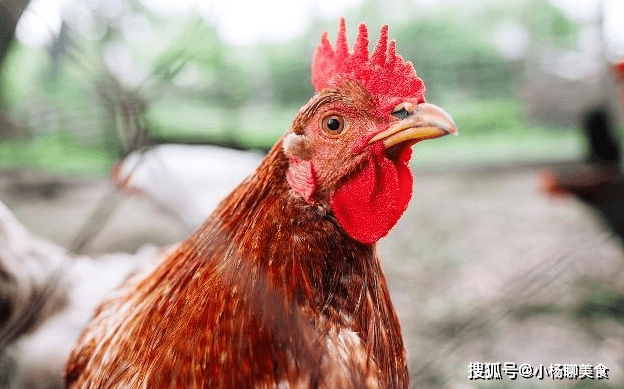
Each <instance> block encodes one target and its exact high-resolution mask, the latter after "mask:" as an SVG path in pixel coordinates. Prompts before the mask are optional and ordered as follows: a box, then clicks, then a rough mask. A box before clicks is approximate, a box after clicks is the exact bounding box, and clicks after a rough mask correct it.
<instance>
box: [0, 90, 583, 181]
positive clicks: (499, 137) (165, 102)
mask: <svg viewBox="0 0 624 389" xmlns="http://www.w3.org/2000/svg"><path fill="white" fill-rule="evenodd" d="M434 103H435V102H434ZM439 105H441V106H443V107H445V108H446V109H447V111H448V112H450V113H451V115H452V116H453V117H454V119H455V120H456V122H457V125H458V128H459V134H460V135H459V136H457V137H452V136H449V137H445V138H441V139H436V140H435V141H431V142H425V144H423V145H417V146H415V148H414V160H415V165H416V166H417V167H425V168H427V167H436V166H441V165H442V166H468V165H474V164H478V165H483V164H486V165H487V164H491V165H499V164H506V165H508V164H514V163H518V164H522V163H535V162H541V161H543V162H545V163H547V162H551V161H562V160H569V159H578V158H582V156H583V153H584V149H585V143H584V142H585V141H584V139H583V137H582V135H581V134H580V132H579V131H577V130H576V129H561V128H546V127H540V126H534V125H530V124H529V121H528V119H527V118H526V116H525V114H524V112H523V109H522V106H521V104H520V103H519V102H517V101H516V100H513V99H492V100H470V99H467V100H462V99H461V98H455V99H448V101H444V102H441V103H439ZM298 108H299V107H294V106H293V107H286V108H285V107H280V106H277V105H262V106H260V105H258V106H247V107H245V108H241V109H237V110H225V109H223V108H219V107H214V106H212V107H211V106H207V105H206V104H205V103H203V102H202V101H201V100H173V99H162V100H160V101H156V102H154V103H153V104H151V105H150V109H149V110H148V112H147V121H148V126H149V130H150V132H151V133H152V135H154V136H155V137H157V138H161V139H168V140H175V139H193V140H200V141H201V140H205V141H206V142H210V141H212V142H223V141H235V142H237V143H238V144H240V145H242V146H244V147H247V148H261V149H266V148H269V147H270V146H271V145H272V144H273V143H275V141H276V140H277V139H279V137H280V136H281V135H282V134H283V133H285V132H286V131H287V129H288V128H289V126H290V124H291V122H292V119H293V118H294V116H295V115H296V112H297V110H298ZM61 133H64V134H66V135H65V136H58V135H56V134H55V133H54V132H49V133H45V134H43V135H40V136H38V137H36V138H34V139H31V140H9V141H3V142H0V169H8V168H17V167H30V168H39V169H45V170H49V171H52V172H58V173H68V174H78V175H102V174H107V172H108V170H109V169H110V166H111V165H112V163H113V162H114V161H113V160H112V159H111V155H114V153H112V152H110V150H106V149H105V148H104V146H103V145H102V146H98V147H96V146H88V143H85V142H81V141H80V139H79V136H72V135H67V134H68V133H69V132H67V131H63V129H61Z"/></svg>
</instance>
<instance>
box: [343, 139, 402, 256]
mask: <svg viewBox="0 0 624 389" xmlns="http://www.w3.org/2000/svg"><path fill="white" fill-rule="evenodd" d="M411 156H412V149H411V148H410V147H405V148H404V149H403V150H401V152H400V155H399V158H398V159H397V160H396V161H392V160H390V159H388V158H386V156H385V155H384V149H383V144H382V143H381V142H377V143H375V144H374V145H373V146H372V149H371V155H370V158H369V161H368V165H367V166H366V167H365V168H364V170H362V171H360V172H359V173H357V174H355V175H354V176H353V177H352V178H351V179H350V180H349V181H347V182H346V183H345V184H344V185H343V186H342V187H340V188H338V190H336V192H335V193H334V195H333V196H332V198H331V206H332V209H333V210H334V214H335V215H336V219H338V222H339V223H340V225H341V226H342V228H344V230H345V231H346V232H347V234H349V236H351V237H352V238H353V239H355V240H358V241H360V242H362V243H366V244H373V243H375V242H377V241H378V240H379V239H380V238H382V237H384V236H386V235H387V234H388V232H389V231H390V229H391V228H392V227H394V225H395V224H396V223H397V222H398V221H399V218H400V217H401V215H402V214H403V212H405V210H406V209H407V204H408V203H409V201H410V199H411V197H412V183H413V178H412V172H411V170H410V168H409V160H410V158H411Z"/></svg>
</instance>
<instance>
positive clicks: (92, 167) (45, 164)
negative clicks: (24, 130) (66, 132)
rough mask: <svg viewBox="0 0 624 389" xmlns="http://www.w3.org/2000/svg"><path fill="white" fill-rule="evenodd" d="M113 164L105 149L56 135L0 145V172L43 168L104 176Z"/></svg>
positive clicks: (65, 172) (71, 173)
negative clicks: (1, 170)
mask: <svg viewBox="0 0 624 389" xmlns="http://www.w3.org/2000/svg"><path fill="white" fill-rule="evenodd" d="M112 163H113V161H112V160H111V158H110V154H109V153H107V152H106V151H105V150H101V149H97V148H93V147H85V146H81V145H79V144H77V143H76V142H72V141H71V140H68V139H63V138H61V137H58V136H46V137H41V138H37V139H35V140H33V139H12V140H9V141H2V142H0V169H16V168H29V169H43V170H46V171H49V172H53V173H59V174H69V175H95V176H101V175H106V174H108V172H109V171H110V168H111V165H112Z"/></svg>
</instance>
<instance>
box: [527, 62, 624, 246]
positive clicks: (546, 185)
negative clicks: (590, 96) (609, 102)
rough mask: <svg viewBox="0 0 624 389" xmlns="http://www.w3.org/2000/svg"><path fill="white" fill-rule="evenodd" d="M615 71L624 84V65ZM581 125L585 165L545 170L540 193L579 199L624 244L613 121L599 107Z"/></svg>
mask: <svg viewBox="0 0 624 389" xmlns="http://www.w3.org/2000/svg"><path fill="white" fill-rule="evenodd" d="M613 71H614V73H615V75H616V76H617V77H618V78H619V79H620V80H621V81H624V62H622V63H621V64H619V65H616V66H614V67H613ZM622 97H623V98H624V93H622ZM623 108H624V105H623ZM582 125H583V130H584V131H585V135H586V138H587V140H588V146H589V150H588V154H587V161H586V163H584V164H581V165H580V166H579V165H578V164H575V165H571V166H567V167H565V168H560V169H557V170H555V169H553V168H547V169H544V170H543V171H542V172H540V176H539V179H540V186H541V189H542V190H543V191H544V192H545V193H547V194H548V195H550V196H562V195H568V194H569V195H574V196H576V197H577V198H578V199H580V200H581V201H583V202H584V203H585V204H587V205H589V206H590V207H592V208H593V209H594V210H595V211H597V213H598V214H599V215H600V216H601V217H602V218H603V219H604V221H605V222H606V224H607V225H608V227H609V228H610V229H611V231H612V232H613V233H615V234H616V235H617V236H618V237H620V239H622V240H623V241H624V173H623V172H622V166H621V164H622V157H621V145H620V140H619V138H618V136H617V131H616V129H615V127H616V126H615V124H614V120H613V119H612V117H611V115H610V114H609V111H608V109H607V108H606V107H600V108H597V109H594V110H591V111H590V112H588V113H587V115H586V117H585V119H584V120H583V123H582Z"/></svg>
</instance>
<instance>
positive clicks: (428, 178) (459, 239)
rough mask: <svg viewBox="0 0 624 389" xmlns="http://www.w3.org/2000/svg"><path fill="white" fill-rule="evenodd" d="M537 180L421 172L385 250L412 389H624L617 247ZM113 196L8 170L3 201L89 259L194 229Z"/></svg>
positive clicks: (529, 172) (622, 291) (522, 175)
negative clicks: (601, 376)
mask: <svg viewBox="0 0 624 389" xmlns="http://www.w3.org/2000/svg"><path fill="white" fill-rule="evenodd" d="M536 174H537V169H535V168H533V167H525V168H515V169H472V170H464V171H457V170H455V171H452V170H451V169H440V170H436V171H421V172H416V179H415V188H416V189H415V195H414V197H413V199H412V202H411V204H410V207H409V209H408V211H407V213H406V215H405V216H404V217H403V218H402V219H401V221H400V222H399V224H398V225H397V226H396V227H395V228H394V230H393V231H392V232H391V233H390V235H389V236H388V237H387V238H385V239H384V240H382V241H381V242H380V244H379V250H380V252H381V254H382V257H383V259H384V268H385V270H386V274H387V277H388V282H389V285H390V289H391V291H392V295H393V300H394V303H395V305H396V308H397V310H398V313H399V316H400V317H401V320H402V326H403V332H404V335H405V338H406V343H407V347H408V353H409V360H410V371H411V377H412V382H413V387H415V388H448V389H469V388H481V387H488V388H489V387H496V388H512V387H513V388H516V387H518V388H533V387H535V388H538V387H539V388H542V387H566V388H569V387H578V388H586V387H587V388H589V387H592V388H593V387H613V388H618V387H624V374H623V370H622V369H623V366H624V365H623V362H624V297H623V296H624V274H623V272H624V266H623V259H624V253H623V251H622V246H621V244H620V242H619V241H618V240H617V239H616V238H614V237H612V236H611V235H610V234H609V233H608V232H607V230H606V229H605V228H603V226H602V224H601V222H600V220H598V219H596V217H595V216H594V214H593V212H592V211H591V210H589V209H587V208H585V207H584V206H583V205H582V204H580V203H579V202H577V201H575V200H574V199H560V200H553V199H548V198H546V197H545V196H544V195H543V194H542V193H540V192H539V191H538V189H537V180H536ZM113 193H114V189H113V187H112V185H111V184H110V183H109V182H108V181H107V180H105V179H98V180H87V179H68V178H59V177H50V176H47V175H44V174H41V173H32V172H5V173H3V174H0V201H2V202H4V203H5V204H6V205H7V206H8V207H9V208H10V209H11V210H12V211H13V212H14V213H15V215H16V216H17V218H18V219H19V220H20V221H21V222H23V223H24V224H25V225H27V226H28V228H30V229H31V231H32V232H34V233H35V234H38V235H40V236H43V237H46V238H48V239H51V240H52V241H54V242H57V243H60V244H61V245H64V246H66V247H71V246H74V247H76V246H82V247H83V248H84V250H83V251H84V253H86V254H90V253H91V254H92V253H103V252H117V251H135V250H137V249H138V248H139V247H141V246H142V245H143V244H146V243H155V244H157V245H166V244H170V243H174V242H177V241H179V240H181V239H182V238H183V237H184V236H186V235H187V234H188V233H189V230H188V228H187V227H185V225H184V224H183V223H182V222H181V221H179V220H178V219H177V218H176V217H175V216H174V215H173V214H172V213H171V212H170V211H168V210H167V209H166V208H164V207H162V206H160V205H157V204H156V203H155V202H154V201H152V200H150V198H148V197H144V196H143V197H142V196H131V197H128V196H119V195H114V194H113ZM103 204H104V205H103ZM90 219H91V220H93V219H95V220H100V221H104V223H103V224H102V225H99V224H97V223H96V224H95V225H93V224H91V223H90V222H88V220H90ZM85 226H87V227H86V228H85ZM89 231H90V232H89ZM478 362H481V363H486V362H491V363H495V364H496V363H499V362H500V363H501V376H502V379H501V380H471V379H469V364H470V363H478ZM505 363H515V364H516V365H518V366H519V365H521V364H524V363H528V364H530V365H531V366H532V367H533V369H535V368H537V367H538V366H539V365H540V364H541V365H543V366H546V368H548V367H549V366H550V365H551V364H562V365H563V364H576V365H581V364H590V365H592V366H597V365H599V364H602V365H604V366H605V367H606V368H608V377H609V379H608V380H596V379H594V380H591V379H584V380H580V379H568V378H565V379H563V380H559V379H553V378H551V377H546V378H544V379H543V380H540V379H538V378H536V377H533V378H521V377H520V378H518V379H517V380H511V379H510V377H509V376H508V375H507V374H506V373H505V370H503V367H504V364H505Z"/></svg>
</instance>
